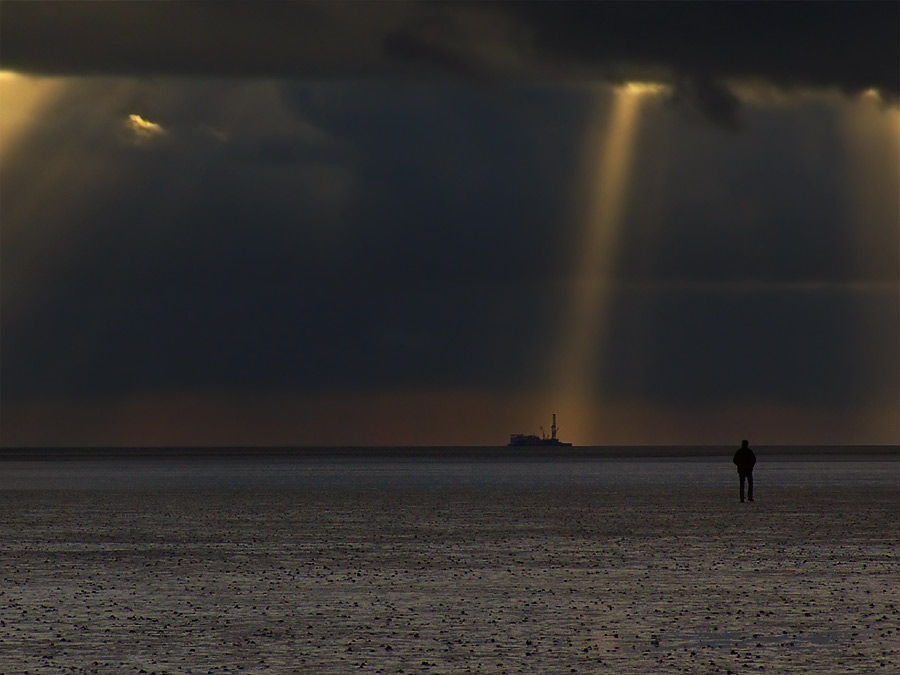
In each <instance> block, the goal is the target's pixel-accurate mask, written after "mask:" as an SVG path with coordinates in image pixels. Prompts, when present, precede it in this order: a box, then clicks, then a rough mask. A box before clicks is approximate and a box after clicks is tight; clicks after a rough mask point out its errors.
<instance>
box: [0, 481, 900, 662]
mask: <svg viewBox="0 0 900 675" xmlns="http://www.w3.org/2000/svg"><path fill="white" fill-rule="evenodd" d="M735 482H736V481H735ZM86 487H87V486H86ZM758 490H759V486H758ZM735 492H736V485H735V486H734V489H725V488H724V487H722V488H698V489H693V490H688V489H670V488H646V489H639V490H638V489H627V490H625V489H622V490H614V489H612V490H610V489H604V490H599V489H589V488H585V487H582V486H574V487H572V486H568V487H565V488H559V487H557V488H549V489H539V488H519V489H502V488H501V489H488V488H479V487H463V488H459V489H454V488H443V487H441V488H421V487H419V488H415V487H414V488H393V489H375V488H369V489H290V490H270V489H243V490H228V489H216V490H127V491H113V490H94V491H92V490H90V489H81V490H5V491H0V518H2V521H0V541H2V549H0V608H2V614H0V673H6V674H7V675H13V674H20V673H26V672H28V673H61V672H66V673H132V672H144V671H145V672H153V673H157V674H159V673H224V672H245V673H264V672H273V673H290V672H314V673H348V672H367V673H400V672H404V673H465V672H485V673H488V672H489V673H504V672H509V673H515V672H528V673H535V672H540V673H566V672H577V673H647V672H676V673H677V672H684V673H726V672H729V671H730V672H736V673H741V672H759V671H766V672H831V673H873V672H885V673H888V672H900V584H898V582H897V580H898V579H900V556H898V555H897V550H898V544H900V519H898V518H897V506H898V503H900V500H898V491H897V490H896V489H895V488H890V487H885V486H875V487H865V486H863V487H849V488H844V487H839V486H828V487H825V488H816V487H813V486H806V487H803V486H801V487H797V486H791V487H770V488H768V489H767V490H766V491H765V494H764V495H763V494H759V495H758V499H757V501H756V502H755V503H752V504H750V503H745V504H741V503H738V502H737V499H736V494H735ZM760 492H762V491H761V490H760Z"/></svg>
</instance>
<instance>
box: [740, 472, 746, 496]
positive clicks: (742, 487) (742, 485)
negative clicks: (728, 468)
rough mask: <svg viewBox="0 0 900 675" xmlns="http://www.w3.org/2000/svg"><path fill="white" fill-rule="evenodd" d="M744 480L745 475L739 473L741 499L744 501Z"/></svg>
mask: <svg viewBox="0 0 900 675" xmlns="http://www.w3.org/2000/svg"><path fill="white" fill-rule="evenodd" d="M744 480H746V476H744V474H741V501H744Z"/></svg>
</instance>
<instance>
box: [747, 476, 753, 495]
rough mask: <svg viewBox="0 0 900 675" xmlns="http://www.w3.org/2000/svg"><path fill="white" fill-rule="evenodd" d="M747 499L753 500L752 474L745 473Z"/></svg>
mask: <svg viewBox="0 0 900 675" xmlns="http://www.w3.org/2000/svg"><path fill="white" fill-rule="evenodd" d="M747 499H749V500H750V501H751V502H752V501H753V474H752V473H748V474H747Z"/></svg>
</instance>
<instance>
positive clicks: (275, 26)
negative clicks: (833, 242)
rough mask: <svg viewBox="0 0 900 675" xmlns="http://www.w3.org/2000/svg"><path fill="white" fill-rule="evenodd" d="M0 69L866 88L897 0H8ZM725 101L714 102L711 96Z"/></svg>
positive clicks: (883, 71) (889, 57)
mask: <svg viewBox="0 0 900 675" xmlns="http://www.w3.org/2000/svg"><path fill="white" fill-rule="evenodd" d="M2 11H3V21H2V23H0V38H2V39H0V61H2V63H3V67H5V68H9V69H14V70H23V71H32V72H44V73H71V74H88V73H118V74H133V75H142V74H143V75H203V74H206V75H210V74H216V75H238V76H240V75H258V76H261V75H282V76H297V77H319V76H335V75H343V76H349V77H354V76H360V75H379V76H405V75H419V76H426V77H427V76H462V77H470V76H475V77H482V76H484V77H489V78H506V77H513V78H540V79H559V78H562V79H572V78H576V79H580V78H586V77H598V76H600V77H606V78H607V79H610V80H616V79H622V78H633V77H635V75H639V74H640V73H644V74H654V73H655V74H656V75H658V76H660V77H663V78H667V79H673V78H674V79H680V80H682V81H693V82H694V84H692V85H691V87H690V88H691V89H694V90H696V91H697V94H698V103H699V104H701V105H702V104H703V103H704V101H706V102H707V103H708V104H710V105H713V106H714V109H715V110H718V111H719V113H720V114H721V112H722V109H721V107H720V106H721V101H719V102H718V103H716V102H715V101H714V100H711V99H710V98H709V97H710V94H711V92H712V90H711V89H710V87H711V84H710V83H713V82H717V83H719V84H718V87H722V86H723V85H721V82H722V81H723V80H726V79H731V78H750V79H760V80H763V81H766V82H769V83H772V84H775V85H778V86H783V87H809V86H813V87H836V88H838V89H841V90H844V91H847V92H858V91H862V90H864V89H867V88H869V87H876V88H878V89H880V90H882V91H883V92H885V93H886V94H888V95H890V96H892V97H893V98H895V99H896V97H897V96H898V94H900V65H898V62H900V58H898V57H900V31H898V24H900V4H898V3H896V2H797V3H775V2H690V3H683V2H602V3H601V2H596V3H587V2H522V3H493V2H484V3H465V2H423V3H406V2H378V3H343V2H321V3H319V2H313V3H288V2H258V3H250V2H215V3H207V2H201V3H197V2H178V3H155V2H142V3H94V2H40V3H31V2H5V3H3V10H2ZM719 91H720V94H719V97H720V98H721V90H719Z"/></svg>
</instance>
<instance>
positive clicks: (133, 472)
mask: <svg viewBox="0 0 900 675" xmlns="http://www.w3.org/2000/svg"><path fill="white" fill-rule="evenodd" d="M754 475H755V478H756V483H757V489H758V490H760V489H765V487H766V486H769V487H788V486H803V487H814V486H848V487H851V486H867V485H868V486H873V487H878V486H883V487H893V486H900V458H898V459H886V458H883V457H882V458H873V459H869V460H862V461H861V460H856V459H852V458H850V457H839V458H833V457H832V458H829V459H827V460H819V461H813V460H810V459H803V460H796V459H790V458H785V457H780V456H774V457H765V456H761V457H760V461H759V464H758V465H757V468H756V471H755V472H754ZM734 480H735V468H734V466H733V465H732V464H731V460H730V457H728V456H725V457H718V458H713V457H703V458H681V459H590V460H581V459H575V460H572V459H569V460H564V461H553V460H548V459H527V460H523V461H519V460H515V459H511V458H503V459H478V460H472V459H391V458H377V459H364V458H337V459H322V458H315V459H310V458H287V459H286V458H278V457H268V458H267V457H259V458H249V459H248V458H223V459H216V458H204V459H196V458H193V459H160V458H154V459H111V458H103V459H70V460H42V461H25V462H23V461H3V462H0V489H6V490H9V489H34V488H40V489H76V490H77V489H88V488H90V489H181V488H194V489H215V488H229V489H260V488H270V489H311V488H322V489H348V488H429V487H432V488H454V487H460V488H462V487H465V488H491V487H496V488H501V487H502V488H509V489H516V488H522V489H534V488H548V489H552V488H566V487H579V488H590V487H596V488H602V489H641V488H663V489H670V488H671V489H679V488H711V487H721V486H723V485H731V483H732V482H733V481H734Z"/></svg>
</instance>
